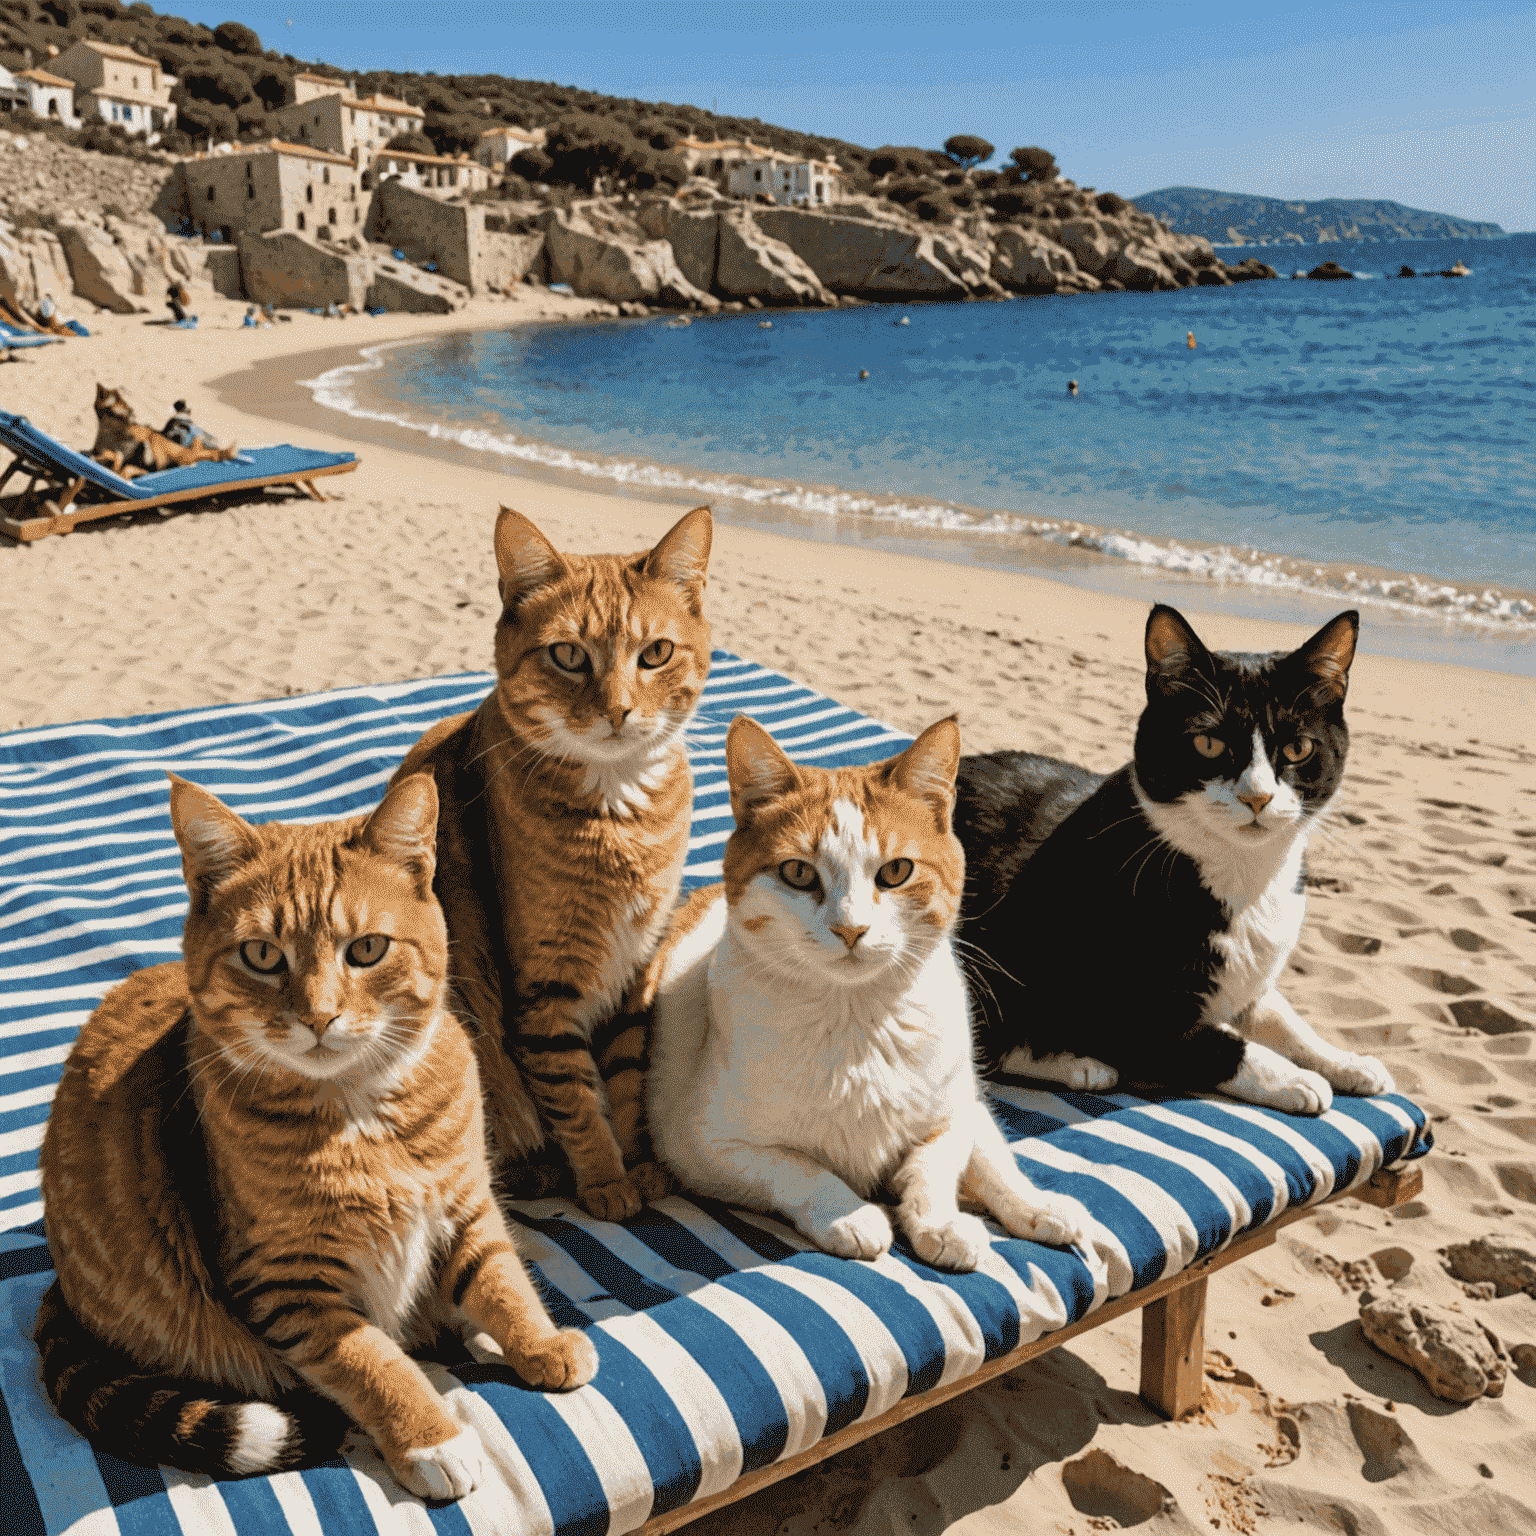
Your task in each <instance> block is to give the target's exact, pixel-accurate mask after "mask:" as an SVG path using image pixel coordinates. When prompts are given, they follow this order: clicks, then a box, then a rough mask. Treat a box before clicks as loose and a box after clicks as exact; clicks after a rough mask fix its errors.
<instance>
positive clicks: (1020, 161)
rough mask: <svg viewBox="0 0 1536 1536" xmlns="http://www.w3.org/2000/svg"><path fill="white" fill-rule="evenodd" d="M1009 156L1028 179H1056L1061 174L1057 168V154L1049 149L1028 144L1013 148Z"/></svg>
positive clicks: (1020, 172) (1021, 173)
mask: <svg viewBox="0 0 1536 1536" xmlns="http://www.w3.org/2000/svg"><path fill="white" fill-rule="evenodd" d="M1008 158H1009V159H1010V160H1012V161H1013V163H1014V165H1015V166H1016V167H1017V168H1018V171H1019V174H1020V175H1022V176H1023V177H1024V179H1025V180H1026V181H1055V180H1056V178H1057V177H1058V176H1059V175H1060V174H1061V173H1060V171H1058V170H1057V168H1056V156H1055V155H1053V154H1052V153H1051V152H1050V150H1048V149H1039V148H1036V147H1035V146H1033V145H1027V146H1025V147H1024V148H1021V149H1015V150H1011V151H1010V152H1009V155H1008Z"/></svg>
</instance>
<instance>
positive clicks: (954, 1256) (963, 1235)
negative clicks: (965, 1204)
mask: <svg viewBox="0 0 1536 1536" xmlns="http://www.w3.org/2000/svg"><path fill="white" fill-rule="evenodd" d="M906 1229H907V1240H908V1241H909V1242H910V1243H911V1244H912V1251H913V1253H915V1254H916V1255H917V1256H918V1258H920V1259H921V1260H922V1261H923V1262H924V1263H925V1264H932V1265H933V1267H934V1268H935V1269H949V1270H954V1271H955V1272H957V1273H959V1274H968V1273H969V1272H970V1271H971V1270H973V1269H975V1268H976V1266H977V1265H978V1264H979V1263H980V1262H981V1256H982V1254H984V1253H985V1252H986V1251H987V1246H988V1244H989V1243H990V1242H991V1241H992V1238H991V1234H990V1233H989V1232H988V1231H987V1228H986V1225H985V1223H984V1222H983V1221H982V1220H981V1218H980V1217H978V1216H956V1217H954V1218H953V1219H952V1220H950V1221H947V1222H945V1224H944V1225H943V1226H941V1227H937V1226H929V1225H926V1224H924V1223H922V1222H916V1221H914V1222H909V1223H907V1224H906Z"/></svg>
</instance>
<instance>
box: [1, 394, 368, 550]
mask: <svg viewBox="0 0 1536 1536" xmlns="http://www.w3.org/2000/svg"><path fill="white" fill-rule="evenodd" d="M0 446H3V447H6V448H9V449H10V450H11V452H12V453H13V454H14V455H15V458H14V459H13V460H12V462H11V464H10V467H9V468H8V469H6V470H4V471H3V472H0V493H3V492H4V490H5V487H6V484H7V483H8V482H9V481H10V479H11V477H12V476H13V475H17V474H20V475H24V476H27V477H28V478H29V483H28V486H27V489H26V490H25V491H24V492H23V493H22V494H21V496H20V497H19V498H17V499H16V503H15V505H14V506H9V507H7V506H6V505H5V504H4V502H3V501H0V533H4V534H6V535H7V536H8V537H10V538H12V539H16V540H19V541H21V542H27V541H29V540H32V539H41V538H46V537H47V536H48V535H49V534H50V533H68V532H69V530H70V529H71V528H73V527H75V526H76V524H78V523H85V522H90V521H91V520H92V519H93V518H99V517H115V516H117V515H118V514H119V513H123V512H143V511H147V510H148V509H149V508H151V507H162V506H167V505H169V504H170V503H172V502H177V501H193V500H197V499H199V498H201V497H207V496H217V495H219V494H221V493H223V492H226V491H238V490H248V489H255V488H259V487H261V486H268V485H291V486H295V487H297V488H298V489H299V490H301V491H303V492H304V493H305V494H306V495H308V496H311V497H313V498H314V499H315V500H316V501H324V500H325V499H326V497H325V495H324V493H323V492H321V491H319V490H317V489H316V488H315V484H314V482H315V481H316V480H317V479H318V478H319V477H320V476H321V475H340V474H345V473H346V472H347V471H348V470H353V469H356V468H357V464H358V459H357V455H356V454H355V453H321V452H319V451H318V450H316V449H313V448H295V447H293V446H292V445H291V444H288V443H282V444H279V445H278V446H277V447H274V448H251V449H247V450H246V451H245V452H244V453H242V454H241V455H240V456H239V458H237V459H231V460H224V461H218V460H211V459H210V460H204V461H203V462H202V463H200V464H186V465H179V466H177V467H175V468H173V469H161V470H157V471H155V472H154V473H153V474H148V475H140V476H139V477H138V478H137V479H136V480H130V479H128V478H127V477H126V476H124V475H120V474H118V473H116V471H114V470H111V469H108V468H107V466H106V465H105V464H98V463H97V462H96V461H95V460H94V459H92V458H89V457H88V456H87V455H85V454H83V453H77V452H75V450H74V449H73V448H66V447H65V446H64V445H63V444H62V443H61V442H59V441H58V440H57V439H56V438H52V437H50V436H49V435H48V434H47V433H46V432H44V431H42V430H41V429H40V428H38V427H35V426H33V425H32V423H31V422H29V421H28V420H27V418H26V417H25V416H18V415H16V414H15V413H14V412H11V411H0Z"/></svg>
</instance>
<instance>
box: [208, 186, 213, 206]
mask: <svg viewBox="0 0 1536 1536" xmlns="http://www.w3.org/2000/svg"><path fill="white" fill-rule="evenodd" d="M213 197H214V192H213V188H212V187H209V188H208V201H209V202H210V203H211V202H212V201H213Z"/></svg>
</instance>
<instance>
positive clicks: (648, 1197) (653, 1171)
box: [629, 1163, 676, 1205]
mask: <svg viewBox="0 0 1536 1536" xmlns="http://www.w3.org/2000/svg"><path fill="white" fill-rule="evenodd" d="M629 1176H630V1178H631V1179H633V1180H634V1184H635V1188H636V1189H638V1190H639V1191H640V1198H641V1199H642V1200H644V1201H645V1202H646V1204H647V1205H649V1204H650V1202H651V1201H652V1200H660V1199H661V1198H662V1197H663V1196H664V1195H670V1194H671V1193H672V1191H673V1189H674V1188H675V1187H676V1186H675V1184H674V1181H673V1178H672V1175H671V1174H670V1173H668V1172H667V1170H666V1169H665V1168H663V1167H662V1165H661V1164H660V1163H636V1164H635V1166H634V1167H633V1168H631V1169H630V1170H629Z"/></svg>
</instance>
